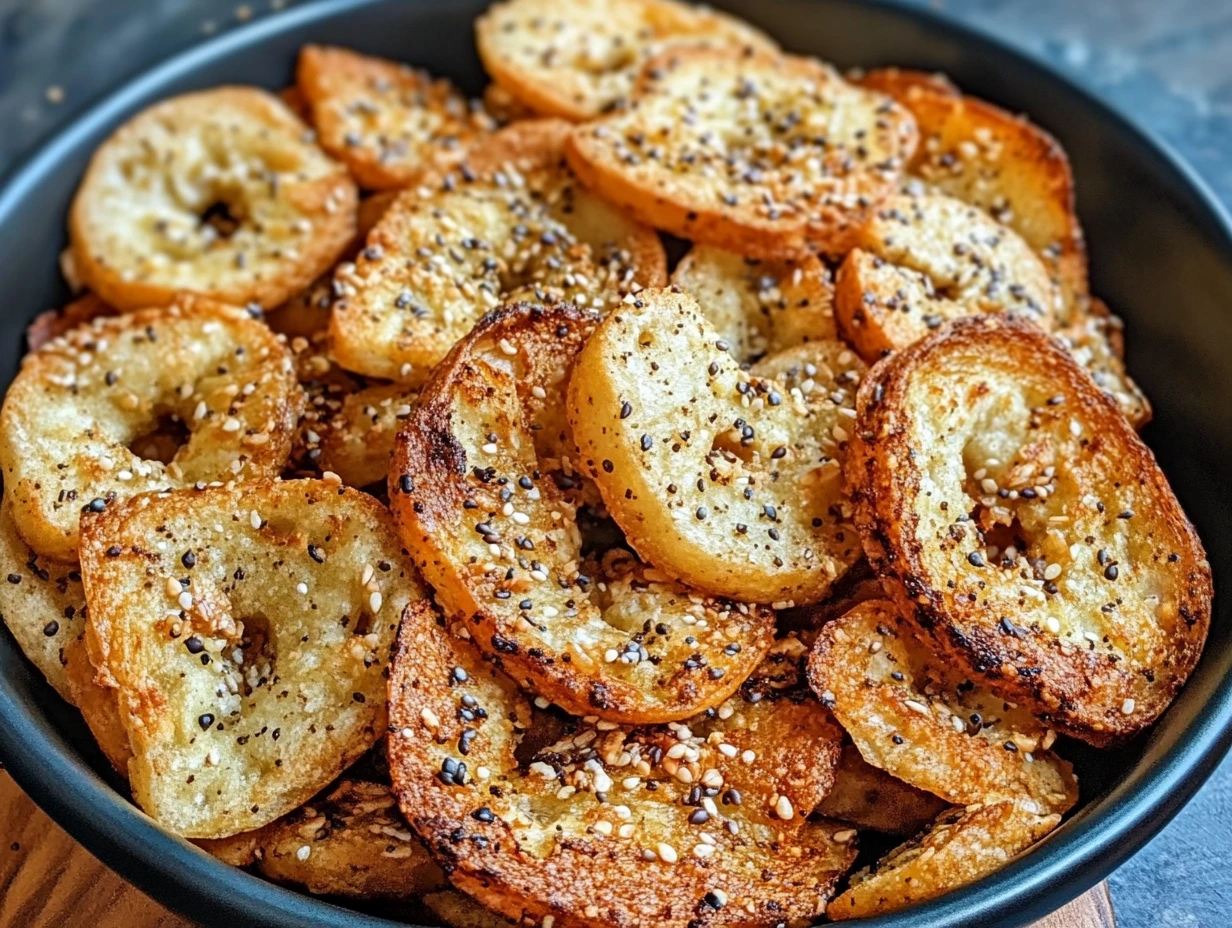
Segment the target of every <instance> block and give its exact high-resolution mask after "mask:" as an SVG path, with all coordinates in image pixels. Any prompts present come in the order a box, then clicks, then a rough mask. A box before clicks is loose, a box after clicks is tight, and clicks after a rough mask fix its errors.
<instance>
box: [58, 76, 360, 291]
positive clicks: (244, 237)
mask: <svg viewBox="0 0 1232 928" xmlns="http://www.w3.org/2000/svg"><path fill="white" fill-rule="evenodd" d="M356 199H357V192H356V189H355V183H354V182H353V181H352V180H351V178H350V176H349V175H348V174H347V172H346V170H345V169H344V168H343V167H342V166H341V165H339V164H338V163H337V162H335V161H333V160H331V159H330V158H329V157H328V156H327V155H326V154H325V152H323V151H322V150H321V149H320V148H318V147H317V146H316V144H315V143H314V142H313V141H312V140H311V136H310V134H309V133H308V130H307V127H306V126H305V125H304V124H303V123H302V122H300V120H299V119H298V117H296V115H295V114H294V113H292V112H291V111H290V110H289V109H287V107H286V105H285V104H283V103H282V101H280V100H279V99H278V98H277V97H275V96H273V95H272V94H269V93H266V92H265V91H263V90H258V89H256V88H254V87H220V88H217V89H214V90H204V91H200V92H198V93H190V94H185V95H184V96H180V97H175V98H173V99H171V100H166V101H164V102H162V103H159V104H156V105H155V106H152V107H150V108H149V109H147V110H144V111H142V112H141V113H139V114H138V115H136V116H135V117H133V118H132V119H130V120H129V121H128V122H127V123H125V124H124V125H123V126H121V127H120V128H119V129H117V130H116V132H115V133H114V134H113V135H112V136H111V138H109V139H108V140H107V141H106V142H105V143H103V145H102V147H101V148H99V149H98V150H97V151H96V152H95V153H94V157H93V158H92V159H91V161H90V167H89V169H88V170H87V171H86V176H85V178H84V179H83V180H82V182H81V187H80V188H79V189H78V191H77V196H76V197H75V198H74V200H73V207H72V211H71V213H70V215H69V235H70V238H71V240H72V247H73V257H74V263H75V265H76V268H77V270H78V272H79V273H80V275H81V278H82V280H83V282H84V283H85V285H86V286H88V287H89V288H90V290H92V291H93V292H94V293H97V294H98V295H99V296H100V297H101V298H102V299H103V300H104V301H105V302H107V303H109V304H110V305H112V306H115V307H116V308H118V309H141V308H142V307H146V306H165V305H166V304H168V303H170V302H171V301H172V299H173V298H174V297H175V295H176V294H177V293H178V292H189V293H195V294H198V295H200V296H207V297H211V298H213V299H216V300H220V301H222V302H224V303H231V304H234V305H236V306H245V305H247V304H248V303H258V304H260V305H261V306H264V307H266V308H269V307H272V306H277V305H278V304H279V303H281V302H283V301H284V300H286V299H288V298H289V297H291V296H294V295H295V294H296V293H298V292H299V291H301V290H303V289H304V288H305V287H307V286H308V285H309V284H310V283H312V281H314V280H315V279H316V278H317V277H318V276H320V275H321V274H322V273H323V272H324V271H325V270H326V269H327V268H329V267H330V266H331V265H332V264H333V263H334V261H335V260H337V258H338V255H339V254H341V253H342V251H343V249H344V248H346V246H347V243H348V242H350V241H351V238H352V236H353V235H354V234H355V203H356Z"/></svg>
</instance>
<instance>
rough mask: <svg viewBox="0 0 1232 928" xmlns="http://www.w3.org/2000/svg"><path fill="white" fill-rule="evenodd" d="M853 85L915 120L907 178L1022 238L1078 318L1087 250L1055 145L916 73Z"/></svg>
mask: <svg viewBox="0 0 1232 928" xmlns="http://www.w3.org/2000/svg"><path fill="white" fill-rule="evenodd" d="M856 80H857V83H859V84H861V85H862V86H866V87H870V88H872V89H874V90H878V91H881V92H882V93H886V94H889V95H890V96H892V97H893V98H894V99H895V100H897V101H898V102H899V103H901V104H902V105H903V106H904V107H906V108H907V109H908V110H910V111H911V115H912V116H914V117H915V121H916V125H917V126H919V130H920V145H919V147H918V148H917V149H916V153H915V157H914V158H913V159H912V162H911V165H910V167H909V169H908V170H909V171H910V173H912V174H913V175H915V176H917V177H919V178H921V179H922V180H923V181H924V182H925V183H926V184H927V185H928V186H929V187H931V188H932V189H934V190H936V191H938V192H940V193H945V194H948V195H949V196H952V197H957V198H958V199H960V200H963V201H964V202H966V203H970V204H972V205H973V206H977V207H979V208H980V209H982V210H984V211H986V212H988V213H990V214H991V215H992V216H993V217H994V218H995V219H996V220H997V221H998V222H1000V223H1002V224H1003V225H1006V226H1008V227H1009V228H1010V229H1013V230H1014V231H1015V232H1016V233H1018V234H1019V235H1020V236H1022V238H1023V239H1024V240H1025V241H1026V242H1027V244H1028V245H1030V246H1031V248H1033V249H1034V250H1035V252H1036V253H1037V254H1038V255H1039V256H1040V257H1041V259H1043V261H1044V263H1045V264H1046V265H1047V267H1048V270H1049V273H1050V275H1051V277H1052V279H1053V280H1054V282H1055V283H1056V285H1057V287H1058V288H1059V290H1060V293H1061V297H1062V302H1061V318H1062V321H1065V322H1068V321H1071V320H1075V319H1076V317H1077V316H1078V315H1080V308H1081V303H1082V300H1083V297H1085V296H1086V294H1087V253H1086V245H1085V243H1084V240H1083V235H1082V227H1081V225H1079V223H1078V215H1077V212H1076V210H1075V208H1074V177H1073V172H1072V171H1071V170H1070V165H1069V158H1068V157H1066V154H1065V150H1064V149H1063V148H1062V147H1061V145H1060V144H1059V143H1058V142H1057V140H1056V139H1054V138H1053V137H1052V136H1051V135H1049V134H1048V133H1047V132H1045V131H1044V130H1043V129H1041V128H1040V127H1039V126H1036V125H1034V124H1033V123H1031V122H1029V121H1028V120H1027V119H1026V118H1025V117H1020V116H1014V115H1012V114H1010V113H1007V112H1006V111H1005V110H1003V109H1000V108H999V107H996V106H993V105H992V104H991V103H986V102H985V101H983V100H979V99H976V98H975V97H968V96H963V95H962V94H960V93H958V92H957V91H956V90H955V89H954V88H953V86H952V85H950V86H933V85H932V83H931V82H930V81H927V80H920V79H919V75H918V72H903V71H897V70H896V69H888V70H887V71H870V72H868V73H867V74H866V75H864V76H863V77H862V78H858V79H856ZM947 83H948V82H947Z"/></svg>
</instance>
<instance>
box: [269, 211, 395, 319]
mask: <svg viewBox="0 0 1232 928" xmlns="http://www.w3.org/2000/svg"><path fill="white" fill-rule="evenodd" d="M397 196H398V191H396V190H383V191H381V192H380V193H374V194H371V195H370V196H366V197H364V198H363V199H362V200H360V201H359V210H358V212H357V213H356V226H355V237H354V239H352V240H351V243H350V244H349V245H348V246H347V248H346V250H345V251H343V253H342V254H341V255H340V256H339V257H340V261H339V264H338V265H336V266H341V265H342V264H344V263H345V262H348V261H354V259H355V256H356V255H358V254H359V250H360V249H361V248H363V246H364V241H365V240H366V239H367V238H368V233H369V232H371V231H372V228H373V226H375V225H376V224H377V222H379V221H380V219H381V217H382V216H384V215H385V211H386V210H387V209H389V207H390V206H391V205H392V204H393V202H394V200H395V199H397ZM339 296H340V292H339V290H338V287H337V285H335V283H334V268H333V267H331V268H330V269H329V270H328V271H326V272H325V273H324V274H322V275H321V276H320V277H318V278H317V279H316V280H314V281H313V282H312V284H311V285H310V286H309V287H308V288H307V289H306V290H301V291H300V292H299V293H297V294H295V295H294V296H293V297H291V298H290V299H289V300H287V301H286V302H285V303H282V304H281V305H279V306H276V307H274V308H273V309H271V310H269V311H268V312H266V314H265V323H266V325H268V326H269V327H270V328H271V329H273V330H274V331H275V332H277V333H279V334H280V335H285V336H287V338H296V337H304V338H310V337H312V336H314V335H316V334H317V333H319V332H324V331H325V330H326V329H327V328H328V327H329V313H330V310H331V309H332V308H333V305H334V301H335V300H336V299H338V297H339Z"/></svg>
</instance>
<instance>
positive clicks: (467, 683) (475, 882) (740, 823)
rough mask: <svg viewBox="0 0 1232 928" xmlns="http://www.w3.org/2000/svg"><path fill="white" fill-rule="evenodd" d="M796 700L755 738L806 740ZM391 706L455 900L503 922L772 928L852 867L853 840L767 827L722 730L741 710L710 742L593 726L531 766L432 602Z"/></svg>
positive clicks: (815, 908)
mask: <svg viewBox="0 0 1232 928" xmlns="http://www.w3.org/2000/svg"><path fill="white" fill-rule="evenodd" d="M789 704H790V703H787V702H783V701H778V700H773V699H767V700H764V701H763V702H762V703H759V704H757V705H754V706H751V707H750V709H749V711H750V712H759V713H764V715H762V717H761V718H760V720H759V722H760V724H759V726H758V730H757V732H756V733H750V734H754V735H755V736H756V737H759V738H763V737H769V736H770V733H771V730H772V729H773V730H775V731H777V732H778V735H777V738H778V740H779V743H782V742H784V741H787V740H789V739H790V738H791V737H793V736H794V735H796V734H797V733H796V732H794V731H793V730H791V728H790V727H788V728H776V727H775V726H777V725H778V724H779V723H778V722H776V721H774V712H775V711H776V709H777V707H779V706H782V705H789ZM759 707H760V708H759ZM818 708H820V707H818ZM390 710H391V714H390V721H391V730H390V747H389V755H390V771H391V774H392V776H393V783H394V792H395V793H396V794H397V796H398V800H399V803H400V805H401V808H402V812H403V815H404V816H405V817H406V819H407V821H408V822H409V823H410V825H411V827H412V828H413V829H414V830H415V831H416V832H417V833H418V834H419V836H420V837H421V838H422V839H423V840H424V841H425V843H426V844H427V845H428V847H429V850H431V851H432V852H433V853H434V854H435V855H436V856H437V857H438V859H439V860H440V861H441V862H442V864H444V865H446V867H447V869H449V870H450V878H451V880H452V881H453V883H454V885H455V886H457V887H458V888H459V889H461V890H463V891H465V892H467V893H469V894H470V895H472V896H474V897H475V898H476V899H478V900H479V901H480V902H482V903H483V904H485V905H487V906H489V907H490V908H492V909H494V910H495V911H497V912H499V913H501V914H503V915H505V916H506V917H510V918H521V917H523V916H529V917H530V918H533V919H535V920H540V919H544V918H545V917H550V918H552V919H553V920H554V921H555V922H556V923H557V924H560V925H563V926H587V928H592V926H593V928H599V926H620V928H632V926H647V928H649V926H651V925H656V926H658V925H667V926H678V928H685V926H688V925H692V926H704V925H729V924H733V923H734V924H740V925H750V926H752V925H767V926H769V925H775V924H778V923H780V922H781V921H783V920H785V919H796V918H810V917H812V916H814V915H816V914H818V913H819V912H820V911H822V909H823V908H824V906H825V901H826V899H827V898H828V897H829V895H830V894H831V892H832V891H833V886H834V884H835V883H836V882H837V880H838V878H839V876H840V875H841V874H842V873H843V872H844V871H845V870H846V868H847V867H849V866H850V865H851V862H852V861H853V860H854V857H855V847H854V842H853V841H852V840H851V839H852V837H853V835H851V834H850V833H849V830H848V833H844V832H843V830H842V829H839V828H838V827H837V826H835V825H834V824H833V823H830V822H826V821H824V820H822V821H798V820H797V819H800V818H802V817H803V816H802V815H801V814H799V813H797V812H796V811H795V810H791V815H790V817H788V816H787V815H786V814H784V815H783V817H782V818H780V817H779V815H778V814H777V813H778V812H779V811H781V812H783V813H787V812H788V810H787V808H786V804H785V803H776V814H775V815H774V816H773V817H770V816H767V815H766V814H765V812H764V811H759V810H758V809H757V808H756V807H757V806H758V805H760V804H759V803H754V802H751V801H746V800H745V799H744V795H745V793H746V792H750V791H753V790H756V789H762V790H764V789H765V788H766V784H765V783H764V781H763V779H762V778H763V777H764V773H763V772H762V771H760V770H759V769H758V768H757V766H756V764H755V763H752V761H755V760H756V758H755V757H754V756H752V754H751V753H745V751H744V750H739V751H735V754H734V756H729V755H730V754H731V753H732V750H733V748H732V747H731V746H728V738H727V734H726V729H725V728H724V725H730V726H731V727H732V729H734V730H733V732H732V735H733V738H734V737H735V736H736V734H737V732H738V725H739V722H738V715H737V714H733V715H732V716H730V717H729V718H728V719H727V720H726V722H724V721H723V720H722V719H721V718H720V716H718V715H717V714H716V716H715V718H714V719H713V720H711V721H710V722H709V725H710V727H711V730H710V733H709V734H708V735H706V736H705V737H704V738H703V737H701V736H700V734H699V733H698V732H696V731H694V730H693V728H692V724H693V723H692V722H690V723H689V724H687V725H685V724H680V723H671V724H668V725H665V726H658V727H653V728H649V729H627V728H622V727H620V726H617V725H613V724H610V723H604V722H601V721H594V722H586V721H585V720H583V722H582V724H581V725H580V726H579V727H578V728H576V729H575V730H574V731H572V732H569V733H567V734H566V736H565V737H563V738H562V739H561V740H559V741H557V742H556V743H555V744H551V745H549V746H548V747H546V748H543V749H540V750H539V751H538V752H537V753H536V754H535V756H534V757H533V758H531V759H530V760H529V762H527V763H525V764H524V765H523V764H519V762H518V759H517V758H516V757H515V753H514V752H515V748H516V747H517V744H518V741H519V739H520V738H521V737H522V732H523V731H524V730H525V729H526V728H527V726H528V725H529V724H530V723H531V711H530V706H529V705H528V704H527V703H526V702H525V701H524V700H523V698H522V697H521V696H520V695H519V693H518V691H517V689H516V688H515V687H514V685H513V683H512V682H511V681H510V680H509V679H508V678H506V677H504V676H503V675H502V674H501V673H500V672H499V671H498V670H497V669H496V668H495V667H494V666H493V664H491V663H489V662H486V661H483V660H481V659H479V656H478V652H477V651H474V650H473V649H472V646H471V645H470V644H469V643H468V642H466V641H462V640H460V639H459V638H457V637H456V636H453V635H450V634H449V633H448V632H447V631H446V630H445V629H444V628H443V621H442V620H441V619H440V617H439V616H438V615H436V614H435V612H434V610H432V609H431V608H430V607H429V606H428V605H427V604H426V603H421V604H418V605H416V606H415V607H413V608H412V609H411V610H409V611H408V612H407V614H406V615H405V617H404V619H403V623H402V629H401V632H400V634H399V644H398V650H397V653H396V655H395V658H394V670H393V676H392V678H391V680H390ZM741 734H743V733H741ZM527 736H528V737H529V733H528V734H527ZM801 741H802V742H804V741H806V738H803V737H802V738H801ZM836 835H841V836H842V837H844V838H846V839H847V840H846V841H845V842H844V841H840V840H839V839H838V837H836Z"/></svg>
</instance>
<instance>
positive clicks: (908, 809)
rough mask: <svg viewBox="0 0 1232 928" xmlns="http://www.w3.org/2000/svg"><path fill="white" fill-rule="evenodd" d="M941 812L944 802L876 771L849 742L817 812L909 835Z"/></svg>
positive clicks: (841, 820) (858, 825) (867, 826)
mask: <svg viewBox="0 0 1232 928" xmlns="http://www.w3.org/2000/svg"><path fill="white" fill-rule="evenodd" d="M944 809H945V801H944V800H942V799H939V798H938V797H936V796H934V795H932V794H931V793H926V792H924V790H922V789H916V788H915V787H914V786H909V785H908V784H906V783H904V782H903V781H902V780H899V779H897V778H896V777H892V776H890V775H889V774H888V773H886V772H885V771H883V770H878V769H877V768H876V767H874V766H873V765H872V764H870V763H868V762H867V761H866V760H865V759H864V758H863V757H861V756H860V751H859V749H858V748H857V747H856V746H855V745H854V744H850V743H848V744H845V745H843V753H842V756H841V758H840V760H839V765H838V771H837V772H836V773H835V775H834V788H833V789H831V790H830V792H828V793H826V796H825V798H824V799H822V800H821V803H820V804H819V805H818V806H817V809H816V812H817V814H818V815H824V816H825V817H826V818H833V819H838V820H839V821H840V822H849V823H850V824H852V825H855V826H856V827H857V828H868V829H871V830H872V831H880V832H883V833H885V834H891V835H911V834H915V833H916V832H918V831H921V830H922V829H924V828H925V827H927V826H928V824H929V823H930V822H932V820H933V819H935V818H936V817H937V816H938V815H940V814H941V812H942V811H943V810H944Z"/></svg>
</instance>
